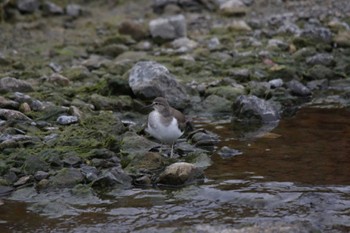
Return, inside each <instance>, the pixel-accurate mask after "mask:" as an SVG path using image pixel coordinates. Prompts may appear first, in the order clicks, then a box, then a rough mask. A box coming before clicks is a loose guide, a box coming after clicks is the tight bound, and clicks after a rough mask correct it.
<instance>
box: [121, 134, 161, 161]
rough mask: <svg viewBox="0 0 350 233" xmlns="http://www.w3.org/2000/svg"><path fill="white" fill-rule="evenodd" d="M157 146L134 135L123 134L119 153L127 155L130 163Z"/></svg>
mask: <svg viewBox="0 0 350 233" xmlns="http://www.w3.org/2000/svg"><path fill="white" fill-rule="evenodd" d="M157 146H159V144H158V143H155V142H153V141H150V140H148V139H147V138H145V137H142V136H139V135H137V134H136V133H132V132H128V133H125V134H124V137H123V140H122V142H121V148H120V151H122V152H123V153H125V154H127V156H128V160H129V161H132V160H133V158H134V157H136V156H143V155H145V154H146V153H147V152H148V151H149V150H151V149H152V148H154V147H157Z"/></svg>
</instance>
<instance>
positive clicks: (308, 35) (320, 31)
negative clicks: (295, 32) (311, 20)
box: [299, 26, 332, 45]
mask: <svg viewBox="0 0 350 233" xmlns="http://www.w3.org/2000/svg"><path fill="white" fill-rule="evenodd" d="M299 38H301V39H303V40H306V43H307V44H311V45H313V44H314V43H326V44H329V43H331V42H332V32H331V31H330V30H329V29H328V28H324V27H316V26H311V27H309V28H306V29H303V30H302V31H301V34H300V36H299Z"/></svg>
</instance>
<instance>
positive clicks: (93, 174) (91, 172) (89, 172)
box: [80, 164, 98, 182]
mask: <svg viewBox="0 0 350 233" xmlns="http://www.w3.org/2000/svg"><path fill="white" fill-rule="evenodd" d="M80 171H81V173H82V174H83V175H84V176H85V178H86V179H87V180H88V181H90V182H92V181H94V180H96V179H97V177H98V176H97V175H98V170H97V168H95V167H92V166H88V165H85V164H83V165H82V166H81V168H80Z"/></svg>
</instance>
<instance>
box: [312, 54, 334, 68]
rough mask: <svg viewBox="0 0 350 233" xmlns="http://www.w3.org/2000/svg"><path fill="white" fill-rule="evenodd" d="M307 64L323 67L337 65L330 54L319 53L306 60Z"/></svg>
mask: <svg viewBox="0 0 350 233" xmlns="http://www.w3.org/2000/svg"><path fill="white" fill-rule="evenodd" d="M306 63H307V64H308V65H323V66H333V65H335V60H334V57H333V55H331V54H328V53H318V54H316V55H314V56H312V57H308V58H306Z"/></svg>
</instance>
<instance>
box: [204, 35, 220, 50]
mask: <svg viewBox="0 0 350 233" xmlns="http://www.w3.org/2000/svg"><path fill="white" fill-rule="evenodd" d="M220 45H221V43H220V40H219V38H217V37H213V38H211V39H210V40H209V41H208V42H207V46H208V49H210V50H214V49H218V48H219V47H220Z"/></svg>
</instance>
